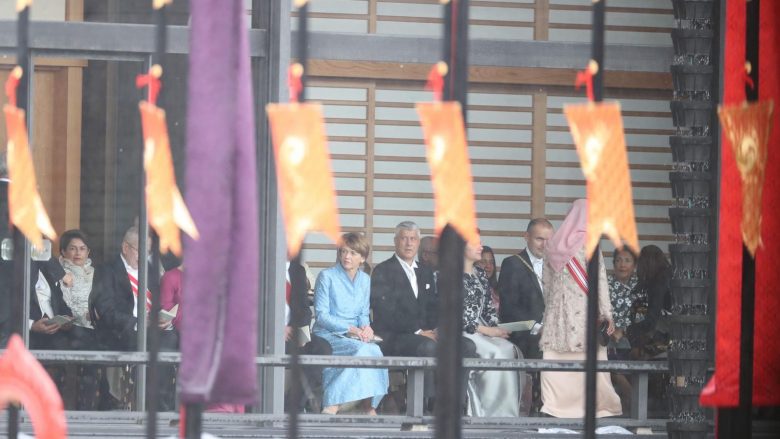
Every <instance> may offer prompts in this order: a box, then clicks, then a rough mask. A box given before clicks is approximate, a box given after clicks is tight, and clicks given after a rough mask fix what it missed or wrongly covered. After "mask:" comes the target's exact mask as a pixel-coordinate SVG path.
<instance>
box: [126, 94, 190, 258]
mask: <svg viewBox="0 0 780 439" xmlns="http://www.w3.org/2000/svg"><path fill="white" fill-rule="evenodd" d="M138 109H139V110H140V111H141V126H142V128H143V134H144V170H145V171H146V208H147V210H148V213H149V215H148V217H149V225H150V226H152V228H153V229H154V231H155V232H157V235H158V236H159V237H160V252H161V253H165V252H166V251H169V250H170V251H171V253H173V254H175V255H177V256H180V255H181V250H182V246H181V236H180V234H179V229H181V230H183V231H184V233H186V234H188V235H190V236H191V237H192V238H193V239H198V238H199V237H200V235H199V233H198V229H197V227H195V222H194V221H193V220H192V216H191V215H190V211H189V210H188V209H187V205H186V204H184V199H183V198H182V196H181V192H180V191H179V187H178V186H177V185H176V177H175V175H174V172H173V158H172V157H171V146H170V143H169V139H168V127H167V124H166V119H165V110H163V109H161V108H158V107H157V106H156V105H154V104H151V103H149V102H147V101H141V102H140V103H139V104H138Z"/></svg>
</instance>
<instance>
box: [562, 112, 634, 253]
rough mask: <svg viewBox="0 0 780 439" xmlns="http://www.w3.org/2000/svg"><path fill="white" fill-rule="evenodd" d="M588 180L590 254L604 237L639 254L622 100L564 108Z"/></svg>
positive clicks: (588, 243) (587, 248) (588, 247)
mask: <svg viewBox="0 0 780 439" xmlns="http://www.w3.org/2000/svg"><path fill="white" fill-rule="evenodd" d="M563 112H564V113H565V114H566V119H567V121H568V122H569V129H570V130H571V135H572V138H573V139H574V143H575V145H576V147H577V154H578V155H579V157H580V164H581V166H582V172H583V174H585V179H586V181H587V197H588V232H587V239H586V245H585V253H586V254H588V255H590V254H593V251H594V249H595V248H596V246H597V245H598V243H599V241H600V240H601V235H602V234H604V235H606V236H607V237H609V239H610V240H612V242H613V243H614V244H615V247H622V246H623V242H625V244H626V245H628V246H629V247H630V248H631V249H632V250H634V252H635V253H636V254H639V239H638V237H637V231H636V220H635V217H634V202H633V198H632V195H631V177H630V175H629V172H628V157H627V154H626V143H625V138H624V136H623V120H622V118H621V116H620V104H618V103H601V102H599V103H594V102H588V103H587V104H581V105H566V106H564V108H563Z"/></svg>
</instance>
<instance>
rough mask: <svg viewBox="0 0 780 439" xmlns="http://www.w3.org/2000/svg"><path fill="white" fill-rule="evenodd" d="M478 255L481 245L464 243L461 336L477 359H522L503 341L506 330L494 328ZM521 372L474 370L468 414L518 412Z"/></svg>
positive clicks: (510, 414) (522, 381) (494, 318)
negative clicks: (471, 342) (469, 341)
mask: <svg viewBox="0 0 780 439" xmlns="http://www.w3.org/2000/svg"><path fill="white" fill-rule="evenodd" d="M481 256H482V246H481V245H479V244H478V245H472V244H466V250H465V252H464V258H463V288H464V290H465V297H464V299H463V305H464V309H463V329H464V331H465V332H464V334H463V335H464V336H465V337H466V338H469V339H470V340H471V341H473V342H474V344H475V345H476V347H477V355H479V356H480V358H507V359H515V358H523V354H522V353H520V351H519V350H518V349H517V348H516V347H515V345H513V344H512V343H511V342H509V341H508V340H507V338H508V337H509V331H507V330H505V329H502V328H499V327H498V315H497V313H496V309H495V308H494V307H493V301H492V299H491V296H490V284H489V282H488V278H487V276H486V275H485V271H484V270H483V269H481V268H479V267H478V266H476V265H475V264H474V263H475V262H477V261H479V260H480V258H481ZM524 385H525V373H518V372H517V371H499V370H478V371H473V372H471V376H470V377H469V380H468V385H467V389H466V390H467V394H468V399H469V402H468V407H467V409H468V414H469V415H470V416H501V417H516V416H519V414H520V395H522V394H523V391H522V389H523V386H524Z"/></svg>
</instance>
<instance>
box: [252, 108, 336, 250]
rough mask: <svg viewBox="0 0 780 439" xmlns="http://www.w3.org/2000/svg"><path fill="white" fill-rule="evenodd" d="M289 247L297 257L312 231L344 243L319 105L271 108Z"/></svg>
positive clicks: (275, 154)
mask: <svg viewBox="0 0 780 439" xmlns="http://www.w3.org/2000/svg"><path fill="white" fill-rule="evenodd" d="M266 109H267V110H268V119H269V121H270V122H271V137H272V140H273V144H274V156H275V158H276V174H277V179H278V182H279V197H280V198H281V200H282V209H283V212H284V223H285V227H286V230H287V249H288V252H289V255H290V256H294V255H297V254H298V252H299V251H300V249H301V244H302V243H303V239H304V237H305V236H306V233H307V232H308V231H319V232H323V233H325V234H326V235H327V236H328V237H329V238H330V239H331V240H333V242H338V241H339V239H340V234H341V231H340V227H339V216H338V207H337V204H336V191H335V189H334V185H333V172H332V171H331V166H330V154H329V153H328V149H327V142H326V138H325V128H324V127H325V123H324V121H323V118H322V107H321V106H320V105H319V104H309V103H307V104H302V103H297V102H294V103H290V104H268V106H267V107H266Z"/></svg>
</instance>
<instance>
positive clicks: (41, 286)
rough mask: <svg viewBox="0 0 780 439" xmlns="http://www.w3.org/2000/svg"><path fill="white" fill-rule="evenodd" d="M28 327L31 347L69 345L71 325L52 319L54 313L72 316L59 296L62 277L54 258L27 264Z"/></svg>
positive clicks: (62, 346) (66, 347) (63, 347)
mask: <svg viewBox="0 0 780 439" xmlns="http://www.w3.org/2000/svg"><path fill="white" fill-rule="evenodd" d="M30 268H31V269H30V286H31V288H30V289H31V291H30V315H29V320H28V327H29V328H30V348H31V349H56V350H68V349H71V346H72V344H73V343H72V341H74V337H72V335H73V334H72V333H71V332H72V329H73V325H71V324H65V325H60V324H56V323H53V321H52V320H51V319H52V318H54V317H55V316H66V317H71V316H72V315H73V313H72V312H71V310H70V308H69V307H68V305H67V304H66V303H65V300H64V299H63V297H62V290H61V289H60V282H61V281H62V278H63V277H65V270H63V269H62V266H60V264H59V262H57V260H56V259H55V260H52V261H49V262H38V261H35V262H33V263H32V266H31V267H30Z"/></svg>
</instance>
